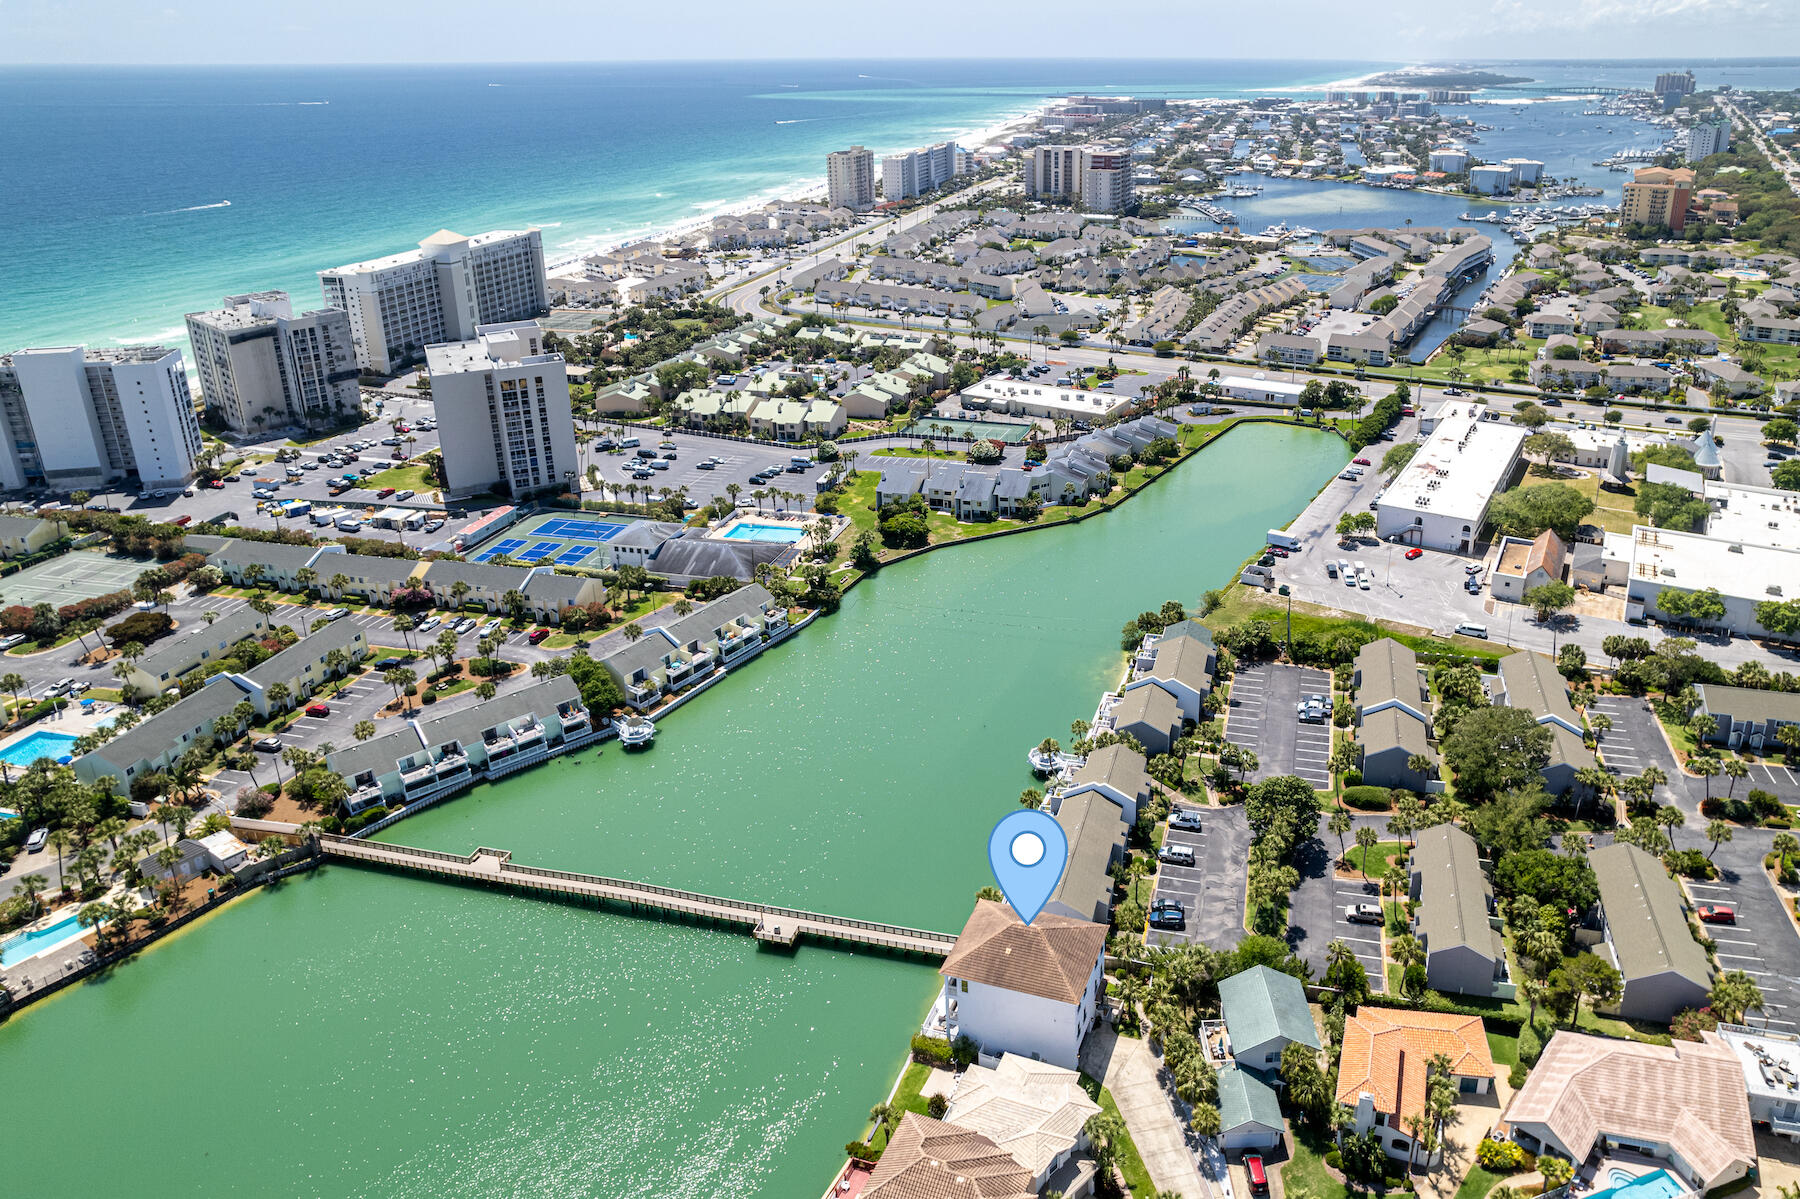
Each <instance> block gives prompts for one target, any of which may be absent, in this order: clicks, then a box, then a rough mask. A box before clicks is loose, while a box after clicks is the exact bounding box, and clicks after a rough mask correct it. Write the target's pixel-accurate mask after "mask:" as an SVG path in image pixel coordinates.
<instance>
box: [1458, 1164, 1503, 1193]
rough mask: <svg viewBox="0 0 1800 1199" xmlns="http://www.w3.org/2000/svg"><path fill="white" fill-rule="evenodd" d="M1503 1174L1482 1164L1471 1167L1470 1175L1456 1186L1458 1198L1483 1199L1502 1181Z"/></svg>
mask: <svg viewBox="0 0 1800 1199" xmlns="http://www.w3.org/2000/svg"><path fill="white" fill-rule="evenodd" d="M1502 1177H1503V1176H1502V1175H1499V1174H1496V1173H1494V1172H1493V1171H1492V1170H1484V1169H1482V1168H1481V1167H1480V1166H1471V1167H1469V1176H1468V1177H1467V1178H1465V1179H1463V1182H1462V1185H1461V1186H1459V1187H1457V1188H1456V1199H1481V1197H1482V1196H1483V1195H1485V1194H1487V1193H1488V1192H1489V1191H1491V1190H1493V1189H1494V1187H1495V1186H1496V1185H1497V1184H1498V1183H1499V1182H1500V1179H1501V1178H1502Z"/></svg>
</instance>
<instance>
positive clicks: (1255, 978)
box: [1219, 966, 1319, 1051]
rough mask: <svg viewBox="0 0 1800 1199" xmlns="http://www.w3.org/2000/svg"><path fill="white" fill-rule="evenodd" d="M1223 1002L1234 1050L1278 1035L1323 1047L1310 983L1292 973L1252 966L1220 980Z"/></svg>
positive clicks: (1261, 1042) (1257, 1043) (1287, 1039)
mask: <svg viewBox="0 0 1800 1199" xmlns="http://www.w3.org/2000/svg"><path fill="white" fill-rule="evenodd" d="M1219 1006H1220V1007H1221V1008H1223V1009H1224V1012H1225V1031H1226V1032H1227V1033H1228V1034H1229V1035H1230V1037H1231V1045H1232V1049H1233V1051H1243V1050H1247V1049H1250V1048H1252V1047H1254V1046H1257V1045H1263V1044H1266V1043H1268V1042H1269V1041H1272V1040H1274V1039H1276V1038H1277V1037H1279V1038H1281V1039H1282V1040H1286V1041H1297V1042H1299V1043H1300V1044H1302V1045H1308V1046H1311V1047H1312V1048H1314V1049H1317V1048H1319V1033H1318V1030H1317V1029H1316V1028H1314V1027H1313V1019H1312V1012H1311V1011H1310V1010H1308V1008H1307V1006H1306V987H1305V986H1304V985H1303V984H1302V983H1301V982H1300V980H1299V979H1297V978H1295V977H1294V976H1293V975H1291V974H1283V973H1282V972H1281V971H1279V970H1271V969H1269V968H1268V967H1267V966H1252V967H1251V968H1250V969H1248V970H1244V971H1240V972H1239V973H1237V974H1233V975H1231V976H1230V977H1229V978H1224V979H1221V980H1220V981H1219Z"/></svg>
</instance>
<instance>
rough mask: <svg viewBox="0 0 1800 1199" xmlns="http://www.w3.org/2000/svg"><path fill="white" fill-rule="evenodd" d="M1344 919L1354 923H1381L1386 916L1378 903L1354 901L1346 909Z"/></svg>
mask: <svg viewBox="0 0 1800 1199" xmlns="http://www.w3.org/2000/svg"><path fill="white" fill-rule="evenodd" d="M1344 919H1346V920H1348V921H1349V922H1350V923H1352V924H1380V923H1381V922H1382V920H1383V919H1384V918H1383V916H1382V914H1381V905H1380V904H1378V903H1353V904H1351V905H1350V906H1349V907H1347V908H1345V909H1344Z"/></svg>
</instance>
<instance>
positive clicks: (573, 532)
mask: <svg viewBox="0 0 1800 1199" xmlns="http://www.w3.org/2000/svg"><path fill="white" fill-rule="evenodd" d="M624 531H625V526H624V525H615V524H612V523H610V522H607V521H603V520H571V519H570V518H568V517H565V516H558V517H554V518H552V519H550V520H547V521H545V522H544V523H543V524H541V525H539V526H538V527H537V528H535V529H533V530H532V532H533V533H534V534H536V535H537V536H539V537H561V538H573V539H575V540H578V541H611V540H612V539H613V538H615V537H617V536H618V535H619V534H620V533H623V532H624Z"/></svg>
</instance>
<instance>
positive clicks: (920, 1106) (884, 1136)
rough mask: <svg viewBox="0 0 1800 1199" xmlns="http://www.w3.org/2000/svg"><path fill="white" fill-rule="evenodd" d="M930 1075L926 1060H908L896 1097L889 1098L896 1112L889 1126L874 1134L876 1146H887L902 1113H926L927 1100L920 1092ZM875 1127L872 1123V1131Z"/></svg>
mask: <svg viewBox="0 0 1800 1199" xmlns="http://www.w3.org/2000/svg"><path fill="white" fill-rule="evenodd" d="M930 1077H931V1067H930V1066H927V1065H926V1064H925V1063H924V1062H908V1063H907V1064H906V1070H905V1071H904V1072H903V1073H902V1074H901V1075H900V1085H899V1086H897V1087H895V1088H894V1097H893V1099H891V1100H889V1104H890V1105H891V1106H892V1107H893V1111H894V1114H893V1115H892V1116H891V1117H890V1118H889V1119H890V1123H889V1124H888V1126H887V1127H886V1128H883V1129H882V1130H881V1131H880V1132H879V1133H875V1134H874V1135H875V1139H874V1141H873V1142H872V1143H873V1144H874V1146H875V1148H877V1149H885V1148H887V1142H888V1131H889V1130H890V1129H894V1128H898V1127H899V1126H900V1117H901V1116H902V1115H904V1114H905V1113H907V1112H916V1113H918V1114H919V1115H921V1116H923V1115H925V1114H926V1111H925V1104H926V1100H925V1097H924V1096H923V1095H921V1094H919V1092H920V1091H921V1090H923V1089H924V1087H925V1081H926V1080H927V1079H929V1078H930ZM873 1128H874V1126H873V1125H871V1126H870V1131H871V1132H873ZM867 1135H868V1134H865V1137H866V1136H867Z"/></svg>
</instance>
